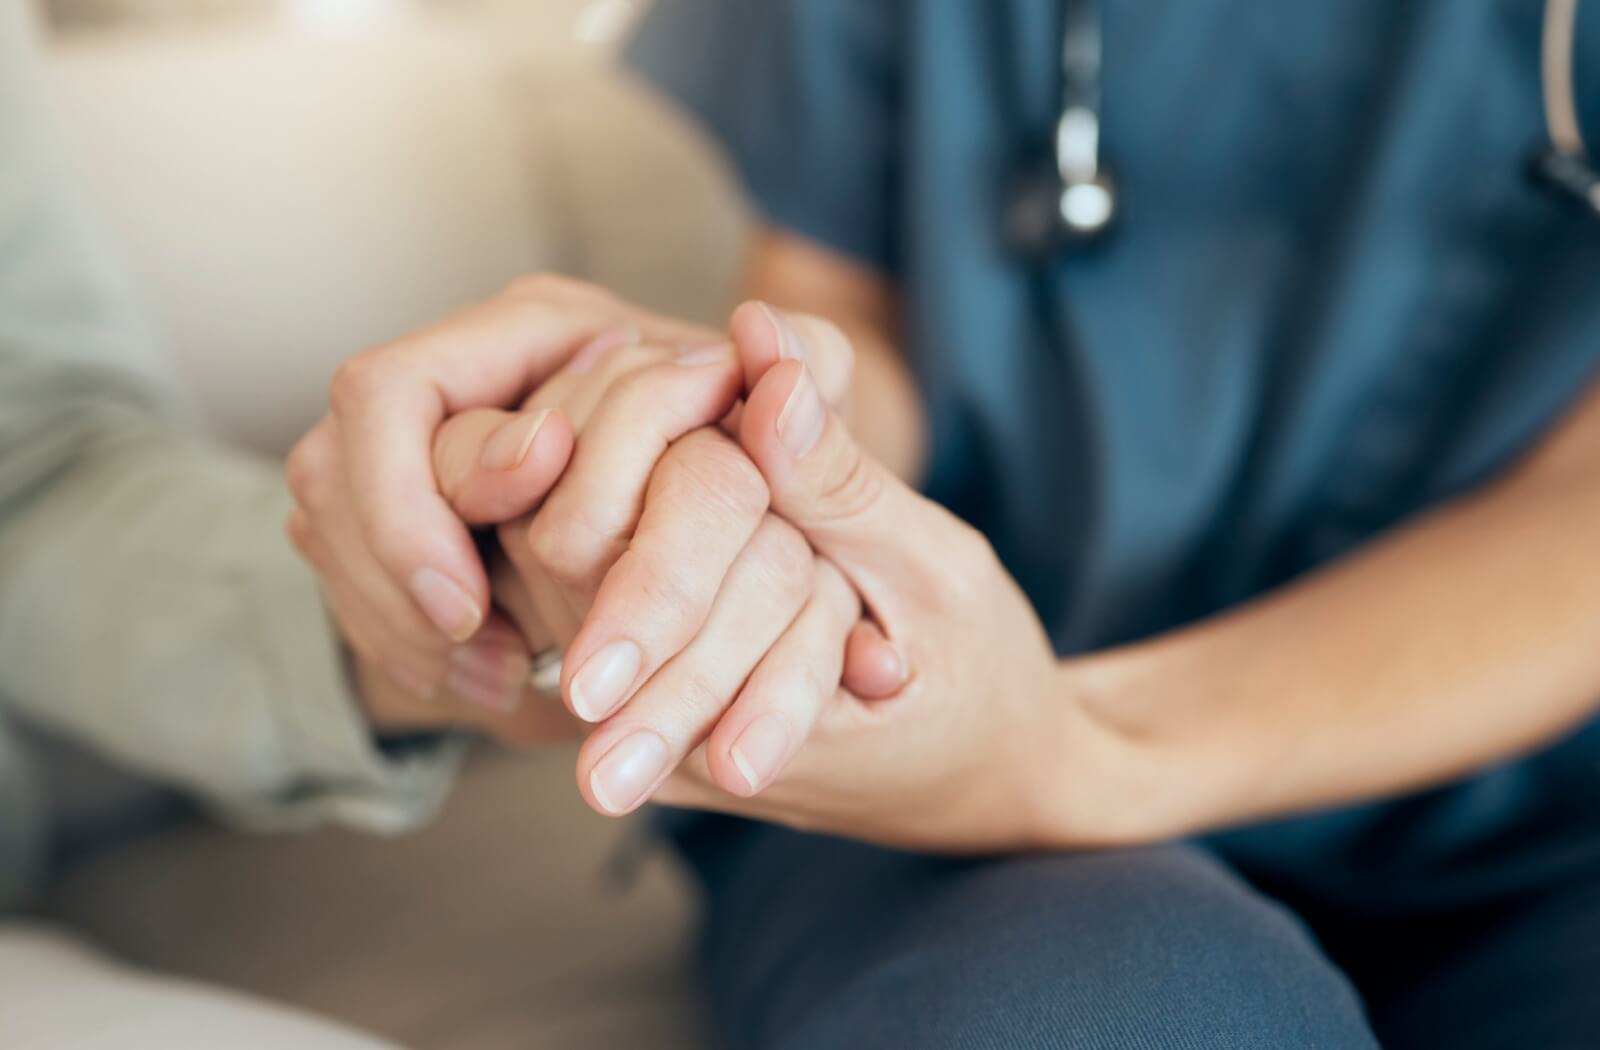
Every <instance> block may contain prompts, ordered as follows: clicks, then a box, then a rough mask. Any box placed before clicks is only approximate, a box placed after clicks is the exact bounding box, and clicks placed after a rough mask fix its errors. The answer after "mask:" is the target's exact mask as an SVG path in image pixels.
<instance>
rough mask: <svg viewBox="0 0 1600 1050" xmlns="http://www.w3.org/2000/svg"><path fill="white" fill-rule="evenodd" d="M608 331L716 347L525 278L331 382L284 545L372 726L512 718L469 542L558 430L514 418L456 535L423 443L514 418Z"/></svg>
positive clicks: (309, 441) (517, 659) (515, 681)
mask: <svg viewBox="0 0 1600 1050" xmlns="http://www.w3.org/2000/svg"><path fill="white" fill-rule="evenodd" d="M616 331H628V332H631V333H635V334H638V335H642V336H644V337H648V338H652V339H657V340H660V341H663V342H678V343H682V342H692V341H695V340H704V339H706V338H707V337H708V336H714V334H715V333H709V332H708V331H707V330H705V329H702V328H698V327H695V326H692V325H686V324H682V323H679V322H675V321H671V320H667V319H664V318H660V317H656V316H654V315H651V314H648V313H646V312H644V311H642V310H638V309H635V308H632V307H630V306H628V305H627V304H625V303H623V302H622V301H621V300H619V299H617V298H616V297H614V296H612V295H610V294H608V293H606V292H604V291H601V290H599V289H596V288H593V287H591V286H588V285H584V284H581V283H579V282H576V281H569V280H566V279H563V278H558V277H534V278H528V279H525V280H523V281H519V282H517V283H516V284H515V285H513V286H512V287H511V288H510V289H509V290H507V291H506V292H505V293H504V294H502V295H501V296H499V297H497V298H496V299H494V300H492V301H490V302H488V303H485V304H482V305H480V306H476V307H473V308H471V309H468V310H465V311H463V312H461V313H460V314H458V315H457V316H455V317H452V318H450V319H449V320H447V321H445V322H443V323H442V324H440V325H437V326H435V327H433V328H430V329H428V330H426V331H423V332H420V333H417V334H415V335H411V336H408V337H406V338H404V339H401V340H398V341H396V342H394V343H391V344H388V345H386V346H382V347H378V348H376V349H373V350H369V351H367V352H365V353H362V354H359V355H357V356H356V357H354V358H352V359H351V360H350V361H349V362H347V363H346V364H345V365H344V366H343V367H341V368H340V369H339V371H338V373H337V375H336V376H335V378H334V382H333V386H332V390H331V395H332V397H331V400H332V410H331V411H330V413H329V415H328V416H327V417H325V418H324V419H323V420H322V421H321V422H320V423H318V424H317V426H316V427H315V428H313V429H312V430H311V432H310V433H308V434H307V435H306V436H305V438H303V439H302V440H301V441H300V442H299V443H298V444H297V445H296V447H295V449H294V451H293V452H292V454H291V455H290V458H289V463H288V469H287V475H288V479H289V484H290V488H291V489H292V490H293V492H294V494H295V497H296V501H297V504H298V506H297V509H296V511H295V512H294V513H293V515H292V516H291V518H290V520H289V523H288V529H289V535H290V537H291V539H292V541H293V542H294V544H295V546H296V548H297V549H299V550H300V552H301V553H302V555H303V556H305V557H306V558H307V559H308V560H309V561H310V562H311V563H312V565H313V566H314V567H315V568H316V569H317V571H318V573H319V574H320V575H321V577H322V580H323V583H324V589H325V591H326V593H327V596H328V599H329V603H330V605H331V606H332V610H333V613H334V616H335V619H336V621H337V623H338V626H339V628H340V630H341V632H342V634H343V636H344V638H345V640H346V641H347V643H348V644H349V646H350V649H351V650H352V652H353V654H354V656H355V658H356V664H357V669H358V678H359V680H360V682H361V683H362V685H363V688H362V690H361V695H362V699H363V701H364V702H365V704H366V707H367V711H368V714H369V716H370V717H371V718H372V720H373V722H374V723H375V725H377V727H378V728H380V729H410V728H419V727H438V726H445V725H467V726H475V727H478V728H484V729H488V730H490V731H497V730H498V729H499V728H501V727H502V724H503V722H504V718H503V716H504V715H505V713H506V711H507V709H508V708H510V707H512V706H514V705H515V704H516V703H517V700H518V698H519V697H520V694H521V686H522V683H523V682H525V681H526V679H527V674H528V667H529V663H528V653H527V648H526V645H525V644H524V643H523V641H522V639H521V638H520V637H519V634H518V632H517V630H516V629H515V628H514V627H513V625H511V624H510V623H509V622H508V621H507V620H506V619H505V618H504V617H503V616H500V615H497V614H495V613H494V612H493V611H492V610H491V609H490V605H489V598H490V594H489V583H488V578H487V575H486V573H485V569H484V566H483V564H482V561H481V559H480V557H479V555H478V552H477V550H476V548H475V546H474V544H473V540H472V536H471V535H470V533H469V532H468V526H469V525H483V524H494V523H498V522H500V521H504V520H506V519H507V518H508V517H511V516H514V515H516V514H519V513H522V512H523V511H525V510H526V509H527V508H529V507H531V506H533V505H534V504H535V503H536V502H537V500H538V499H539V498H540V497H541V496H542V495H543V494H544V492H545V491H546V490H547V489H548V487H549V485H550V484H551V483H552V482H553V481H554V480H555V478H556V477H557V476H558V475H559V474H560V471H561V470H562V469H563V468H564V466H565V465H566V461H567V457H568V455H569V453H570V451H571V443H572V431H571V428H570V426H569V425H568V423H567V421H566V420H564V419H562V418H560V417H559V416H558V415H552V416H551V417H549V418H547V419H544V420H542V421H540V422H541V424H542V425H540V426H538V427H537V428H536V429H535V428H534V426H533V425H532V421H531V420H527V419H524V420H520V421H517V420H513V421H511V424H510V425H508V426H507V428H506V429H505V430H504V431H503V432H501V433H500V434H498V435H495V439H494V440H492V441H486V442H485V443H484V446H483V448H482V450H481V452H482V455H483V457H484V463H485V466H489V467H499V466H504V467H505V468H506V469H503V470H495V471H492V473H493V474H494V475H495V478H496V483H495V485H494V486H493V490H492V491H489V492H474V493H470V494H469V496H478V497H481V498H480V499H479V501H478V504H477V505H476V506H471V505H470V504H471V500H470V499H469V500H468V503H469V506H468V507H467V510H468V511H476V512H477V514H476V516H474V515H473V514H472V513H468V514H466V515H465V518H466V520H463V513H462V510H461V508H458V507H454V506H452V505H451V503H450V501H449V500H448V499H447V498H446V497H445V495H444V493H443V492H442V490H441V487H440V480H439V478H438V477H437V475H436V473H435V471H434V463H433V456H432V451H433V450H432V444H433V440H434V436H435V433H436V431H437V430H438V428H439V426H440V424H441V423H442V422H443V421H444V420H445V419H446V418H448V417H450V416H453V415H456V414H458V413H461V412H463V411H466V410H469V409H473V408H478V407H482V406H494V407H506V406H515V405H517V404H519V403H520V402H521V401H522V400H523V398H524V397H526V396H527V394H528V393H529V392H530V391H531V390H533V389H534V388H535V387H537V386H538V385H539V384H540V383H541V382H542V381H543V380H544V379H546V378H547V377H548V376H550V375H551V374H552V373H554V372H555V371H556V370H557V369H558V368H559V367H560V366H561V365H563V364H564V363H566V361H567V360H568V359H569V358H571V357H572V356H573V354H574V353H576V352H577V351H578V350H579V349H580V348H581V347H583V346H584V345H585V344H593V343H594V342H595V340H596V339H599V338H603V337H604V336H605V334H606V333H608V332H616ZM518 427H521V428H522V429H520V430H519V429H517V428H518ZM524 729H525V727H524ZM511 732H512V733H513V735H526V734H525V732H522V733H519V732H518V730H517V729H516V728H515V727H513V728H512V729H511Z"/></svg>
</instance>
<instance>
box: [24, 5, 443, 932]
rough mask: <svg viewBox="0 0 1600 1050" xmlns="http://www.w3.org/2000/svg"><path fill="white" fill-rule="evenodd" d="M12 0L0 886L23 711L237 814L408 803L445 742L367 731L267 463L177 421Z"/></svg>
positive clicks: (437, 775) (434, 800)
mask: <svg viewBox="0 0 1600 1050" xmlns="http://www.w3.org/2000/svg"><path fill="white" fill-rule="evenodd" d="M27 7H28V5H27V4H26V3H24V2H23V0H0V910H4V908H6V907H8V906H14V905H15V904H16V903H17V902H18V901H19V900H20V899H21V897H22V894H23V892H24V891H25V889H26V887H27V886H28V884H29V882H30V881H31V880H32V878H33V877H34V876H36V874H37V869H38V858H39V856H40V850H41V848H42V844H43V841H44V837H45V835H46V834H47V824H48V813H49V808H48V803H49V800H48V799H47V798H45V797H44V793H43V792H42V790H41V788H40V782H39V778H38V777H37V775H36V772H37V771H36V770H32V769H30V768H29V759H28V756H27V754H26V753H25V750H24V749H23V748H22V747H20V746H19V744H18V740H17V737H16V735H15V733H14V732H8V730H7V725H8V724H10V725H12V726H14V725H15V724H16V723H17V722H18V721H25V722H28V723H31V724H34V725H36V726H38V727H40V728H42V729H44V730H46V731H48V732H50V733H52V734H54V735H59V736H62V737H64V738H67V739H69V740H72V741H74V742H76V743H78V744H80V745H82V746H85V747H87V748H89V749H91V750H94V751H96V752H98V753H101V754H103V755H105V756H107V757H109V758H111V759H112V760H114V761H116V762H118V763H120V764H122V765H124V766H126V767H128V768H130V769H133V770H135V771H137V772H139V773H141V774H143V775H146V776H148V777H150V778H152V779H155V780H158V781H161V782H163V783H167V784H171V785H173V786H175V787H178V788H180V789H182V790H184V791H187V792H189V793H191V794H193V795H194V796H196V797H198V798H200V799H201V800H203V801H204V802H205V803H207V804H208V805H209V806H210V807H211V808H213V809H215V810H217V811H218V812H220V813H223V814H224V815H226V816H228V817H231V818H233V819H236V820H240V821H243V822H245V823H247V824H250V825H252V826H258V827H301V826H305V825H308V824H312V823H316V822H318V821H322V820H325V819H333V820H337V821H340V822H344V823H349V824H354V825H357V826H360V827H364V828H368V829H372V830H381V831H397V830H401V829H405V828H409V827H412V826H414V825H416V824H418V823H419V822H421V821H422V820H423V819H424V818H425V817H426V816H427V815H429V814H430V813H431V812H432V811H433V810H434V809H435V808H436V806H437V804H438V802H439V801H440V799H441V797H442V795H443V793H444V791H445V788H446V785H447V781H448V779H449V772H450V769H451V767H452V766H453V764H454V758H455V755H454V750H455V749H454V748H441V749H439V750H438V751H429V752H427V753H424V754H420V755H414V756H411V757H408V758H406V759H404V760H394V761H391V760H389V759H386V758H385V757H383V756H382V755H380V754H379V753H378V752H377V751H376V750H375V749H374V747H373V745H372V741H371V738H370V735H369V733H368V730H367V728H366V726H365V724H364V723H363V721H362V719H361V718H360V716H359V713H358V712H357V710H356V708H355V706H354V704H353V703H352V699H351V696H350V694H349V690H348V685H347V682H346V678H345V673H344V669H343V667H342V665H341V656H340V653H339V650H338V645H337V642H336V638H335V635H334V633H333V631H332V628H331V626H330V624H329V622H328V620H327V617H326V615H325V613H324V611H323V608H322V605H321V600H320V596H319V593H318V590H317V586H316V583H315V580H314V578H313V576H312V575H311V574H310V573H309V572H308V571H307V570H306V569H305V568H304V567H303V566H302V565H301V564H300V563H299V561H298V559H297V558H296V557H295V556H294V554H293V552H292V551H291V550H290V549H289V547H288V545H287V543H286V542H285V540H284V537H283V519H284V516H285V513H286V510H287V496H286V494H285V492H284V487H283V484H282V481H281V478H280V476H279V471H278V469H277V467H276V466H274V465H271V464H268V463H264V462H261V461H259V460H257V459H254V458H251V457H249V456H246V455H243V454H240V453H236V452H232V451H228V450H226V449H223V448H220V447H218V446H217V445H215V444H213V443H208V442H207V441H205V440H203V439H201V438H199V437H197V436H194V435H191V434H190V433H188V432H186V431H185V430H184V429H183V426H182V423H181V421H180V420H179V418H178V413H177V412H176V410H175V407H174V398H173V396H172V395H171V393H170V391H167V390H164V389H163V388H162V386H161V384H160V382H159V381H158V379H157V377H159V376H160V375H161V372H162V369H161V363H160V360H159V356H158V354H157V353H156V351H155V349H154V341H153V340H152V338H151V335H150V333H149V331H148V329H147V328H146V326H145V325H144V323H143V321H142V319H141V318H140V316H139V313H138V310H137V309H136V308H135V306H134V304H133V301H132V296H131V295H130V294H129V292H128V290H127V288H126V287H125V286H124V284H123V282H122V280H121V275H120V274H119V273H118V272H117V270H116V268H115V266H113V265H112V262H111V253H110V252H108V251H107V249H106V247H105V245H103V244H102V243H101V242H100V241H99V240H98V239H97V237H96V235H95V233H94V231H93V230H92V228H91V226H90V224H88V223H87V221H86V219H85V217H84V214H83V212H82V209H81V207H80V206H79V203H78V201H77V200H76V198H75V196H74V194H73V193H72V180H71V179H70V178H69V177H68V175H67V174H66V171H65V166H64V163H63V161H62V151H61V149H60V147H59V144H58V143H57V142H56V141H55V140H54V138H53V136H52V135H51V134H50V133H49V131H48V129H47V122H46V119H45V105H44V100H43V98H42V97H41V88H40V75H39V67H38V63H37V60H36V59H37V56H36V55H35V54H33V53H32V52H33V39H32V33H33V27H32V26H31V25H30V24H29V20H28V12H27ZM201 264H203V263H198V262H197V265H201Z"/></svg>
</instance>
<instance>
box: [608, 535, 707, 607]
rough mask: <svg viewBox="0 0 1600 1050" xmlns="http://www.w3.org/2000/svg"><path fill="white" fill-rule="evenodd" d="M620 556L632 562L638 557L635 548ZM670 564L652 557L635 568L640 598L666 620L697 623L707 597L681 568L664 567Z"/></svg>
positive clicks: (645, 605) (636, 561) (642, 602)
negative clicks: (651, 560) (651, 559)
mask: <svg viewBox="0 0 1600 1050" xmlns="http://www.w3.org/2000/svg"><path fill="white" fill-rule="evenodd" d="M623 558H624V559H630V560H632V561H633V562H634V563H635V564H636V565H637V564H638V563H639V562H640V561H641V560H642V559H640V558H639V552H638V551H629V552H628V553H627V554H624V555H623ZM670 564H671V563H670V562H665V561H662V560H656V561H653V562H650V563H646V564H644V565H643V566H641V567H640V568H638V569H637V570H636V572H637V577H636V578H637V580H638V586H639V591H638V593H639V598H640V602H641V604H642V605H643V606H644V607H645V608H648V609H652V610H654V611H655V613H656V614H657V615H659V616H662V617H665V618H666V619H668V620H669V621H670V622H673V623H679V624H683V623H692V624H696V625H698V623H699V622H700V620H702V619H703V618H704V615H705V612H706V606H707V605H708V604H709V598H708V596H706V595H705V594H703V593H702V591H701V589H700V588H699V587H696V586H695V585H694V582H693V581H692V580H690V579H689V578H687V577H686V576H685V575H684V574H683V573H682V572H678V571H675V570H674V569H672V568H670V567H668V566H669V565H670Z"/></svg>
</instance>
